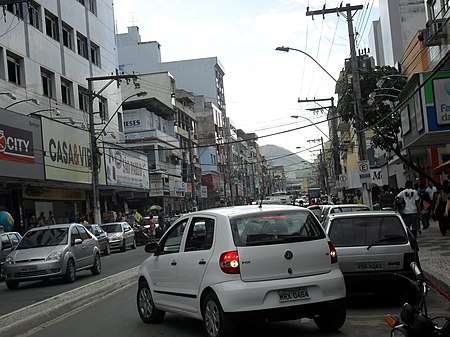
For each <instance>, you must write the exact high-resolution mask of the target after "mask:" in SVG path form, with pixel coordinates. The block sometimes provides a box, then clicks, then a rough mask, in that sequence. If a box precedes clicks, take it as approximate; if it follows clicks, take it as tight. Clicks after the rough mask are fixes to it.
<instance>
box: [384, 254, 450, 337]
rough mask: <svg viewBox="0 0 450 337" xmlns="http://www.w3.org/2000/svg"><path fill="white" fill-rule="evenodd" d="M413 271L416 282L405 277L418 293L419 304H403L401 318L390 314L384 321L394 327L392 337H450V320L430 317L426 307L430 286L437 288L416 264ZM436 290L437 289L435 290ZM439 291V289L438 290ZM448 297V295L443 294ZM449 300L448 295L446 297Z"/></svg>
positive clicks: (412, 264) (412, 267)
mask: <svg viewBox="0 0 450 337" xmlns="http://www.w3.org/2000/svg"><path fill="white" fill-rule="evenodd" d="M410 267H411V269H412V270H413V272H414V275H415V280H412V279H410V278H408V277H406V276H404V275H398V276H401V277H403V278H405V279H406V280H407V281H408V283H409V284H410V285H411V286H412V287H413V289H415V290H416V292H417V303H414V304H411V303H409V302H407V303H405V304H403V307H402V309H401V311H400V318H398V317H396V316H393V315H391V314H388V315H386V316H385V317H384V320H385V321H386V322H387V323H388V324H389V326H391V327H392V330H391V336H392V337H450V318H449V317H445V316H436V317H430V316H428V309H427V305H426V301H425V298H426V295H427V292H428V286H430V287H433V288H435V286H434V285H433V284H432V283H431V282H430V281H429V280H428V279H427V278H426V276H425V275H424V274H423V273H422V270H421V269H420V267H419V265H418V264H417V263H416V262H411V265H410ZM435 289H436V288H435ZM437 290H439V289H437ZM443 295H446V294H443ZM446 296H447V298H448V295H446Z"/></svg>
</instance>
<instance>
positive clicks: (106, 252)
mask: <svg viewBox="0 0 450 337" xmlns="http://www.w3.org/2000/svg"><path fill="white" fill-rule="evenodd" d="M103 253H104V254H105V255H109V254H111V246H110V245H109V243H107V244H106V248H105V250H104V251H103Z"/></svg>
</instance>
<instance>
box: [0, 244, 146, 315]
mask: <svg viewBox="0 0 450 337" xmlns="http://www.w3.org/2000/svg"><path fill="white" fill-rule="evenodd" d="M147 256H148V253H146V252H145V251H144V246H138V247H137V248H136V249H134V250H130V249H128V250H127V251H125V252H120V251H118V250H117V251H116V250H113V251H112V253H111V255H109V256H104V255H102V257H101V261H102V272H101V274H100V275H97V276H93V275H92V274H91V272H90V271H89V270H84V271H81V272H78V273H77V280H76V281H75V282H74V283H65V282H64V281H63V280H62V279H52V280H48V281H36V282H24V283H21V284H20V287H19V289H18V290H14V291H11V290H9V289H8V288H7V287H6V284H5V282H0V299H1V300H0V316H2V315H5V314H7V313H10V312H12V311H14V310H17V309H20V308H23V307H25V306H28V305H30V304H33V303H36V302H39V301H42V300H45V299H47V298H49V297H52V296H55V295H58V294H61V293H64V292H66V291H69V290H72V289H75V288H77V287H80V286H82V285H85V284H88V283H91V282H94V281H98V280H100V279H103V278H105V277H107V276H111V275H114V274H117V273H119V272H121V271H124V270H128V269H130V268H133V267H136V266H139V265H140V264H141V262H142V261H144V260H145V259H146V258H147Z"/></svg>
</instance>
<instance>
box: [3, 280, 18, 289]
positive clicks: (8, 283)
mask: <svg viewBox="0 0 450 337" xmlns="http://www.w3.org/2000/svg"><path fill="white" fill-rule="evenodd" d="M5 282H6V286H7V287H8V289H9V290H16V289H18V288H19V281H5Z"/></svg>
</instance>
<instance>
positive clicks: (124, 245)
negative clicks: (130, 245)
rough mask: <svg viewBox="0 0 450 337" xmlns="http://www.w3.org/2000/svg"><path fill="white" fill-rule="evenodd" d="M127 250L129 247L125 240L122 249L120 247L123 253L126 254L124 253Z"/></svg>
mask: <svg viewBox="0 0 450 337" xmlns="http://www.w3.org/2000/svg"><path fill="white" fill-rule="evenodd" d="M126 250H127V245H126V243H125V239H123V243H122V247H120V251H121V252H124V251H126Z"/></svg>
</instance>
